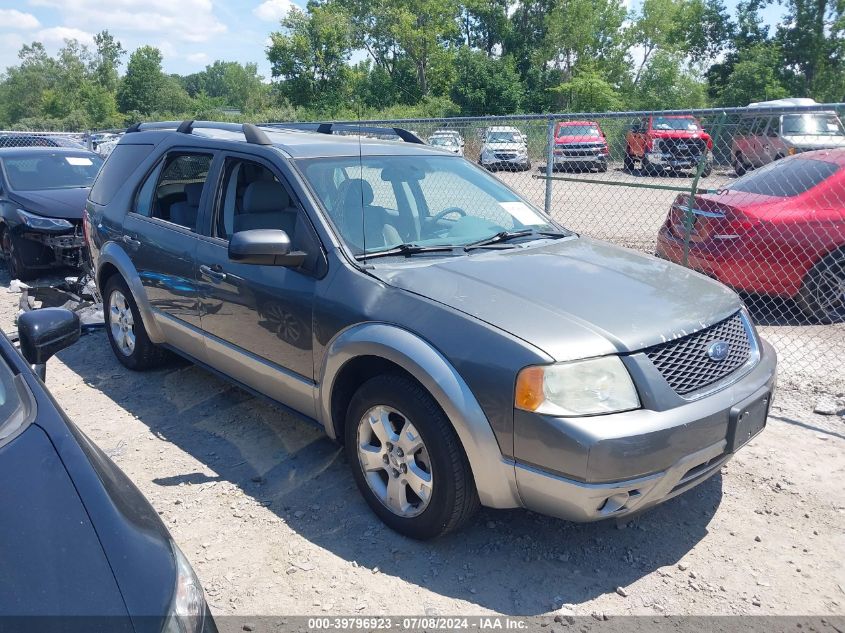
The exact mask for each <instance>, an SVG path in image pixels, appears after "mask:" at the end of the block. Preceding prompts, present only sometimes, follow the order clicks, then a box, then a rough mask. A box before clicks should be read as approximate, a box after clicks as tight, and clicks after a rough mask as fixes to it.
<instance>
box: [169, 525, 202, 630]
mask: <svg viewBox="0 0 845 633" xmlns="http://www.w3.org/2000/svg"><path fill="white" fill-rule="evenodd" d="M170 545H171V546H172V548H173V556H174V558H175V559H176V587H175V588H174V590H173V600H172V601H171V602H170V612H169V613H168V615H167V621H166V622H165V623H164V629H162V633H198V632H199V631H202V628H203V618H204V617H205V596H203V593H202V586H201V585H200V581H199V579H198V578H197V576H196V574H195V573H194V570H193V568H192V567H191V564H190V563H189V562H188V559H187V558H185V555H184V554H183V553H182V550H180V549H179V547H178V546H177V545H176V543H174V542H172V541H171V543H170Z"/></svg>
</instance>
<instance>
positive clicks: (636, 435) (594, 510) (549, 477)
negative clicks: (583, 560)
mask: <svg viewBox="0 0 845 633" xmlns="http://www.w3.org/2000/svg"><path fill="white" fill-rule="evenodd" d="M776 365H777V355H776V353H775V351H774V349H773V348H772V347H771V346H770V345H768V344H767V343H765V342H763V341H761V355H760V360H759V362H758V363H757V365H756V366H755V367H754V368H753V369H752V370H751V371H750V372H748V373H747V374H746V375H745V376H744V377H742V378H741V379H740V380H738V381H737V382H735V383H733V384H731V385H729V386H727V387H725V388H724V389H722V390H721V391H718V392H716V393H714V394H711V395H708V396H705V397H702V398H700V399H698V400H694V401H690V402H687V403H685V404H682V405H680V406H677V407H673V408H669V409H666V410H663V411H653V410H648V409H640V410H637V411H628V412H625V413H618V414H613V415H608V416H601V417H595V418H578V419H569V420H560V419H559V420H548V419H547V420H545V421H544V422H543V423H542V424H539V425H537V426H535V427H534V428H531V429H529V430H528V434H529V435H531V436H533V438H532V439H533V441H534V446H533V448H532V447H531V441H528V442H525V443H524V446H525V447H526V448H532V452H533V453H534V455H536V456H538V457H539V459H540V460H541V461H543V462H547V461H548V457H549V456H551V455H552V454H553V452H554V451H555V447H554V445H555V444H558V445H559V450H557V451H556V452H557V453H558V455H560V456H562V458H561V457H559V460H560V463H558V464H555V465H554V466H553V467H552V468H550V467H549V466H548V465H545V466H540V465H537V463H529V462H526V461H520V452H521V451H520V450H519V449H520V446H519V444H517V462H516V466H515V470H516V483H517V488H518V490H519V496H520V499H521V501H522V504H523V506H524V507H525V508H527V509H529V510H533V511H535V512H540V513H542V514H548V515H551V516H556V517H560V518H563V519H567V520H571V521H581V522H585V521H597V520H600V519H605V518H610V517H621V516H625V515H628V514H632V513H635V512H640V511H642V510H645V509H646V508H649V507H651V506H654V505H656V504H658V503H662V502H663V501H667V500H668V499H671V498H672V497H675V496H677V495H679V494H681V493H683V492H685V491H686V490H689V489H690V488H692V487H693V486H696V485H697V484H699V483H701V482H703V481H704V480H706V479H707V478H708V477H710V476H711V475H714V474H716V473H717V472H718V471H719V468H720V467H721V466H722V464H724V463H725V462H727V461H728V460H729V459H730V458H731V457H732V456H733V454H734V452H735V450H736V449H734V448H733V447H732V446H731V445H730V442H731V439H732V428H733V425H734V424H736V421H735V420H736V415H737V411H740V410H742V411H744V407H745V406H750V404H751V403H763V404H764V405H765V406H766V407H768V406H769V404H770V403H771V394H772V393H773V391H774V387H775V369H776ZM534 417H535V418H537V417H539V416H534ZM525 421H526V420H523V422H525ZM523 430H525V429H523ZM550 432H551V433H550ZM755 432H756V429H755ZM555 434H557V437H555ZM746 439H747V438H746ZM541 446H542V447H543V448H541ZM544 451H545V452H544ZM544 456H545V457H546V459H544ZM569 473H573V474H569ZM625 473H628V474H627V475H626V474H625Z"/></svg>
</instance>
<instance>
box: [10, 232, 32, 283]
mask: <svg viewBox="0 0 845 633" xmlns="http://www.w3.org/2000/svg"><path fill="white" fill-rule="evenodd" d="M2 247H3V256H4V257H5V258H6V268H7V269H8V271H9V277H10V278H11V279H19V280H20V281H30V280H32V279H35V278H36V277H37V276H38V271H37V270H35V269H34V268H30V267H29V266H27V265H26V264H25V263H24V261H23V258H22V257H21V252H20V247H19V246H18V240H17V238H16V237H15V236H14V235H12V234H11V233H10V232H9V231H8V230H7V229H4V230H3V235H2Z"/></svg>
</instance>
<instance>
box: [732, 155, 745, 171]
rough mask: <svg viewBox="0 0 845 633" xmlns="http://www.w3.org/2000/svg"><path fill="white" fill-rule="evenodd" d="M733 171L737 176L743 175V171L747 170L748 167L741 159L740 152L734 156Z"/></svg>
mask: <svg viewBox="0 0 845 633" xmlns="http://www.w3.org/2000/svg"><path fill="white" fill-rule="evenodd" d="M734 171H735V172H736V175H737V176H744V175H745V172H747V171H748V167H747V166H746V164H745V161H744V160H743V159H742V154H737V155H736V156H734Z"/></svg>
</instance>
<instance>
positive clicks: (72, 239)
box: [15, 229, 85, 268]
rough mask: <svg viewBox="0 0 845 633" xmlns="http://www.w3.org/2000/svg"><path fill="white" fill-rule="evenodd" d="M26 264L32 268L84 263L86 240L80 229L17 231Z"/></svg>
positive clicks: (74, 265)
mask: <svg viewBox="0 0 845 633" xmlns="http://www.w3.org/2000/svg"><path fill="white" fill-rule="evenodd" d="M15 237H16V238H17V240H18V246H19V250H20V253H21V257H22V259H23V262H24V264H26V266H28V267H30V268H50V267H53V266H71V267H74V268H79V267H80V266H81V265H82V249H83V247H84V246H85V240H84V238H83V237H82V235H81V234H80V233H79V231H78V230H76V231H74V232H72V233H55V232H52V233H49V232H40V231H33V230H32V229H26V230H23V231H20V232H16V235H15Z"/></svg>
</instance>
